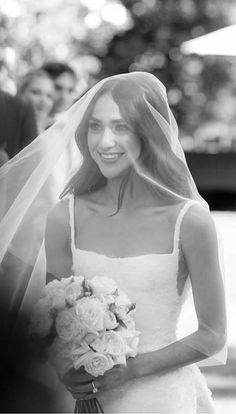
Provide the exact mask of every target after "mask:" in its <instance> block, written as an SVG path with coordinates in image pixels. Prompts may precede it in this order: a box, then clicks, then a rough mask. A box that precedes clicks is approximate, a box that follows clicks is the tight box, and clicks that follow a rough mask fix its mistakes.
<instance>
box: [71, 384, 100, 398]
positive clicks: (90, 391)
mask: <svg viewBox="0 0 236 414" xmlns="http://www.w3.org/2000/svg"><path fill="white" fill-rule="evenodd" d="M66 387H67V389H68V390H69V391H70V392H71V394H72V395H73V396H74V395H76V396H77V397H76V398H84V397H91V398H95V396H96V394H97V393H98V392H99V386H98V384H96V383H94V381H92V382H91V381H90V382H89V383H87V384H80V385H78V384H70V385H67V386H66Z"/></svg>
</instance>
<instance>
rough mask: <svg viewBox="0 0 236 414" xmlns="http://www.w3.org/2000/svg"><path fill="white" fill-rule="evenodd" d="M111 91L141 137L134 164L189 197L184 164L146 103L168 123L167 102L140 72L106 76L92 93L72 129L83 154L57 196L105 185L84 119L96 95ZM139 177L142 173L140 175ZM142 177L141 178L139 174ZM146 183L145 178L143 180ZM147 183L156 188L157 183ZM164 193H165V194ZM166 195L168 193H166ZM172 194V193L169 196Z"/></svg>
mask: <svg viewBox="0 0 236 414" xmlns="http://www.w3.org/2000/svg"><path fill="white" fill-rule="evenodd" d="M107 93H109V94H111V96H112V98H113V99H114V101H115V103H116V104H117V105H118V107H119V109H120V113H121V116H122V117H123V119H124V120H125V121H126V122H127V124H128V125H129V126H130V128H131V129H132V131H133V133H134V134H135V135H136V136H137V137H139V139H140V141H141V147H142V151H141V155H140V158H139V160H138V164H139V166H140V167H141V168H140V169H141V171H142V172H144V173H145V174H146V175H148V176H150V177H153V178H154V180H155V179H156V180H157V181H158V183H160V184H162V185H163V186H164V187H165V188H168V189H169V190H171V191H172V192H174V193H177V194H178V195H180V196H182V197H186V198H191V197H192V194H191V187H190V185H189V181H188V176H189V173H188V170H187V168H186V166H185V164H184V163H183V162H182V161H181V160H180V159H179V158H178V157H177V156H176V155H175V154H174V152H173V151H172V149H171V147H170V144H169V142H168V140H167V138H166V136H165V135H164V133H163V131H162V129H161V127H160V126H159V124H158V122H157V121H156V119H155V117H154V115H153V113H152V111H151V110H150V105H151V106H152V107H153V108H154V109H155V110H156V111H158V113H159V114H161V115H162V117H163V118H164V119H165V120H166V121H167V122H168V123H170V120H169V112H168V104H167V101H166V99H165V97H164V96H163V95H162V94H161V93H160V88H159V86H158V83H157V80H156V78H155V77H154V76H153V75H150V74H149V75H148V76H147V74H143V73H142V72H137V73H131V74H129V75H127V76H125V77H122V76H121V77H113V78H110V79H108V80H107V81H106V82H105V83H104V84H103V85H102V86H101V88H100V89H99V91H98V92H97V93H96V94H95V95H94V97H93V98H92V100H91V102H90V104H89V105H88V108H87V110H86V112H85V114H84V116H83V118H82V120H81V122H80V124H79V126H78V128H77V130H76V134H75V139H76V143H77V145H78V147H79V150H80V152H81V154H82V156H83V162H82V165H81V167H80V169H79V171H78V172H76V173H75V174H74V176H73V177H72V178H71V180H70V181H69V182H68V184H67V186H66V187H65V189H64V191H63V193H62V195H61V196H64V195H65V194H67V193H74V194H75V195H81V194H86V193H91V192H93V191H96V190H98V189H99V188H102V187H103V186H105V185H106V182H107V178H106V177H104V176H103V175H102V173H101V171H100V169H99V167H98V166H97V164H96V163H95V161H94V160H93V158H92V157H91V155H90V152H89V148H88V139H87V137H88V123H89V119H90V117H91V115H92V112H93V109H94V106H95V104H96V102H97V101H98V99H99V98H100V97H101V96H102V95H105V94H107ZM131 172H132V173H133V172H135V168H134V169H133V168H131V170H129V171H128V172H127V174H126V176H125V177H124V180H123V182H122V184H121V187H120V194H119V199H118V210H119V208H120V206H121V204H122V199H123V194H124V191H125V188H126V184H127V182H128V179H129V176H130V173H131ZM141 177H142V176H141ZM142 179H144V178H143V177H142ZM147 182H148V183H149V181H147ZM149 185H151V187H153V188H155V189H156V191H159V192H160V191H161V190H160V187H159V188H157V187H158V186H155V185H152V184H150V183H149ZM165 195H166V194H165ZM168 197H169V196H168ZM170 197H172V198H173V196H170Z"/></svg>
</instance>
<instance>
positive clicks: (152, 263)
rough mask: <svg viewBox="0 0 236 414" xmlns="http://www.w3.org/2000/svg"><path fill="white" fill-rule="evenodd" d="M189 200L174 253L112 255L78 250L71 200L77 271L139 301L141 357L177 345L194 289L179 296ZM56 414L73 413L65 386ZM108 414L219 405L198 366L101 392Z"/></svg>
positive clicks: (207, 408)
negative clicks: (183, 228) (182, 232)
mask: <svg viewBox="0 0 236 414" xmlns="http://www.w3.org/2000/svg"><path fill="white" fill-rule="evenodd" d="M193 204H196V201H193V200H190V201H188V202H186V203H185V204H184V206H183V207H182V208H181V210H180V212H179V214H178V216H177V220H176V223H175V230H174V240H173V250H172V252H171V253H164V254H144V255H139V256H131V257H108V256H106V255H103V254H100V253H96V252H93V251H88V250H81V249H79V248H78V247H76V246H75V218H74V217H75V216H74V196H70V197H69V220H70V231H71V253H72V264H73V267H72V270H73V273H74V274H75V275H83V276H84V277H85V278H92V277H94V276H100V277H104V276H106V277H111V278H112V279H113V280H114V281H115V282H116V283H117V285H118V287H119V286H120V287H121V288H122V290H123V291H124V292H125V293H126V294H127V295H128V296H129V297H130V299H131V300H132V301H134V302H135V303H136V312H135V314H134V319H135V323H136V329H137V330H138V331H140V332H141V335H140V342H139V348H138V353H139V354H141V353H145V352H151V351H154V350H158V349H161V348H163V347H165V346H167V345H169V344H171V343H173V342H175V341H176V339H177V336H176V330H177V324H178V320H179V316H180V312H181V310H182V307H183V305H184V302H185V300H186V298H187V296H188V293H189V290H190V289H191V285H190V281H189V278H188V279H187V281H186V283H185V287H184V290H183V292H182V294H181V295H179V294H178V292H177V274H178V266H179V237H180V227H181V222H182V220H183V218H184V215H185V214H186V212H187V211H188V209H189V208H190V207H191V206H192V205H193ZM59 387H60V391H59V390H58V400H57V406H58V407H57V410H58V411H57V412H73V409H74V402H75V401H74V399H73V397H72V396H71V394H70V393H69V392H68V391H67V390H66V388H65V387H64V386H63V384H61V385H60V386H59ZM98 399H99V402H100V404H101V405H102V407H103V410H104V412H105V413H181V414H183V413H185V414H186V413H213V412H215V409H214V402H213V399H212V397H211V391H210V390H209V389H208V387H207V383H206V380H205V378H204V376H203V375H202V373H201V372H200V370H199V368H198V366H197V365H196V364H191V365H188V366H185V367H182V368H178V369H174V370H172V371H169V372H167V373H165V374H155V375H148V376H145V377H142V378H139V379H135V380H132V381H129V382H127V383H125V384H124V385H122V386H119V387H116V388H113V389H110V390H109V391H104V392H101V393H99V398H98Z"/></svg>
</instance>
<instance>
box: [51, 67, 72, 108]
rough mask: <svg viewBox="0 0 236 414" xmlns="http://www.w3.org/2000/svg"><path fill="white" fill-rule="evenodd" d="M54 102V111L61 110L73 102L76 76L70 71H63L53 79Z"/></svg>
mask: <svg viewBox="0 0 236 414" xmlns="http://www.w3.org/2000/svg"><path fill="white" fill-rule="evenodd" d="M54 86H55V102H54V112H55V113H57V112H63V111H66V110H67V109H69V108H70V106H71V105H72V104H73V102H74V98H75V92H76V78H75V77H74V76H73V74H72V73H69V72H64V73H62V74H61V75H59V76H58V77H57V78H56V79H55V80H54Z"/></svg>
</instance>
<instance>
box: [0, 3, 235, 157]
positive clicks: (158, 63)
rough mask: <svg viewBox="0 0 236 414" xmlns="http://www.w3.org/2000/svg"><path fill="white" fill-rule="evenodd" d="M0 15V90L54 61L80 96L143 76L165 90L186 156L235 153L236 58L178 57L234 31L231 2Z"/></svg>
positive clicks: (36, 6) (27, 9)
mask: <svg viewBox="0 0 236 414" xmlns="http://www.w3.org/2000/svg"><path fill="white" fill-rule="evenodd" d="M0 11H1V15H0V61H1V60H2V62H3V61H6V62H7V73H6V68H5V72H4V67H3V66H4V65H2V70H1V75H0V76H1V78H0V83H1V84H3V83H4V82H5V84H6V78H7V77H8V79H7V80H8V83H9V89H11V88H12V92H14V84H15V83H17V82H18V80H19V78H20V77H21V76H22V75H23V74H24V73H25V72H27V71H28V70H29V69H31V68H32V67H37V66H40V65H41V64H42V63H43V62H44V61H45V60H49V59H50V60H51V59H59V60H65V61H67V62H68V63H70V64H71V65H72V66H73V67H74V69H75V70H76V72H77V73H78V77H79V79H80V83H79V85H80V88H81V90H83V89H84V88H86V87H87V86H90V85H91V84H92V83H94V82H95V81H97V80H98V79H101V78H103V77H105V76H110V75H113V74H116V73H123V72H128V71H136V70H138V71H139V70H145V71H148V72H152V73H154V74H155V75H156V76H157V77H158V78H159V79H160V80H161V81H163V83H164V84H165V85H166V87H167V91H168V98H169V102H170V105H171V108H172V110H173V112H174V114H175V116H176V119H177V122H178V125H179V128H180V137H181V139H182V142H183V146H184V147H185V149H186V150H188V149H189V150H191V149H192V148H194V149H195V150H197V151H202V150H203V151H205V150H210V151H213V152H214V151H218V150H219V149H220V150H222V151H228V150H231V149H232V148H236V145H235V143H236V96H235V95H236V57H222V56H221V57H217V56H204V57H201V56H197V55H183V54H182V53H181V52H180V45H181V43H182V42H184V41H186V40H189V39H191V38H194V37H198V36H200V35H202V34H205V33H208V32H211V31H214V30H217V29H219V28H222V27H224V26H227V25H229V24H231V23H234V22H235V21H236V5H235V2H234V0H225V1H224V2H222V1H221V0H178V1H174V0H120V1H119V0H66V1H65V0H51V1H50V2H48V1H46V0H40V1H39V0H35V1H33V2H32V1H30V0H1V4H0ZM11 82H12V84H11ZM78 91H79V89H78ZM209 143H210V144H209ZM208 144H209V145H208Z"/></svg>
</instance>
